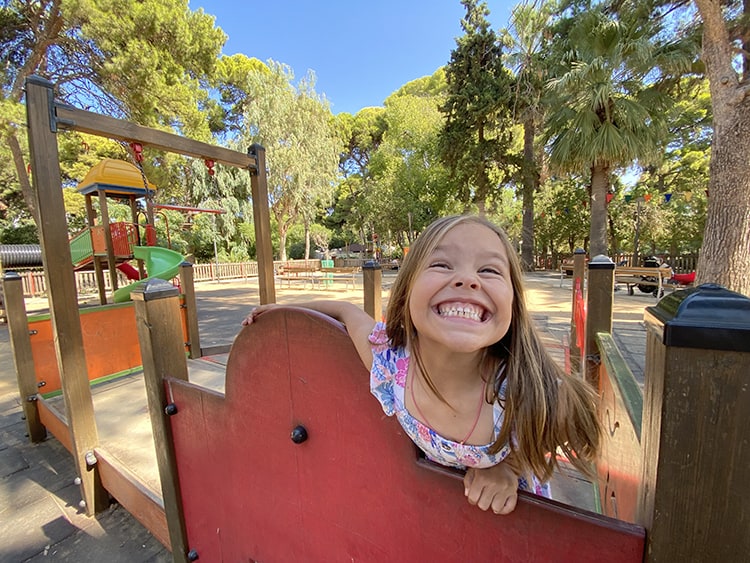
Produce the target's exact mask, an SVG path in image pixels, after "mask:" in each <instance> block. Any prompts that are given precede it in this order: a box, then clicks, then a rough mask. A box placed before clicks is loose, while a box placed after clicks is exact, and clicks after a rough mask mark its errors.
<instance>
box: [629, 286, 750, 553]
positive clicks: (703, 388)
mask: <svg viewBox="0 0 750 563" xmlns="http://www.w3.org/2000/svg"><path fill="white" fill-rule="evenodd" d="M644 318H645V321H646V328H647V335H646V358H647V362H646V373H645V377H646V386H645V391H644V412H643V435H642V440H641V443H642V444H643V454H644V455H643V458H644V471H643V475H644V477H643V483H642V487H641V494H640V505H639V519H640V523H641V524H644V525H645V526H646V527H647V529H648V538H647V549H646V558H645V561H647V562H667V561H668V562H672V561H690V562H691V563H693V562H695V563H702V562H706V563H709V562H711V563H712V562H714V561H722V562H724V561H747V554H748V553H750V528H749V527H748V523H749V522H750V505H749V504H748V501H747V499H748V497H750V479H748V468H750V299H749V298H748V297H746V296H744V295H740V294H739V293H735V292H732V291H729V290H727V289H724V288H723V287H721V286H718V285H714V284H706V285H701V286H700V287H697V288H691V289H687V290H683V291H676V292H674V293H671V294H669V295H667V296H666V297H664V298H663V299H662V300H661V301H660V302H659V303H658V304H657V305H655V306H653V307H647V308H646V313H645V315H644Z"/></svg>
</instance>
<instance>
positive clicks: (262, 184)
mask: <svg viewBox="0 0 750 563" xmlns="http://www.w3.org/2000/svg"><path fill="white" fill-rule="evenodd" d="M247 154H248V155H249V156H251V157H254V158H255V170H253V171H252V176H251V177H250V183H251V188H252V196H253V222H254V223H255V251H256V254H257V257H258V292H259V294H260V304H261V305H266V304H267V303H276V287H275V286H274V277H273V246H272V245H271V218H270V216H269V213H268V185H267V183H266V149H264V148H263V147H262V146H260V145H258V144H255V145H252V146H251V147H250V148H249V149H248V151H247Z"/></svg>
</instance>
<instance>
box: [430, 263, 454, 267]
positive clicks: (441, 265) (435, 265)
mask: <svg viewBox="0 0 750 563" xmlns="http://www.w3.org/2000/svg"><path fill="white" fill-rule="evenodd" d="M429 267H430V268H450V266H449V265H448V264H447V263H445V262H432V263H431V264H430V266H429Z"/></svg>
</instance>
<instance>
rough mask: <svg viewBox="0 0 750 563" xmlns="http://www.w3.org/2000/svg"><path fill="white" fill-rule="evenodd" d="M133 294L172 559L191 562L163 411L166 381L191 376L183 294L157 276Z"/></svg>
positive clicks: (168, 423)
mask: <svg viewBox="0 0 750 563" xmlns="http://www.w3.org/2000/svg"><path fill="white" fill-rule="evenodd" d="M130 296H131V299H132V300H133V302H134V303H135V317H136V325H137V327H138V340H139V341H140V345H141V358H142V359H143V378H144V380H145V383H146V397H147V399H148V411H149V416H150V418H151V428H152V431H153V435H154V445H155V447H156V461H157V464H158V466H159V479H160V481H161V494H162V498H163V500H164V512H165V514H166V518H167V527H168V529H169V541H170V546H171V549H172V557H173V560H174V561H175V563H178V562H179V563H187V561H188V543H187V531H186V529H185V516H184V513H183V511H182V506H183V505H182V493H181V491H180V480H179V475H178V473H177V463H176V461H175V452H174V442H173V441H172V430H171V426H170V422H169V414H168V413H166V412H165V407H166V406H167V403H168V401H167V395H166V392H165V390H164V384H163V381H162V380H163V378H164V377H167V376H170V377H174V378H178V379H182V380H185V381H187V380H188V368H187V359H186V358H185V345H184V342H183V339H182V337H183V334H182V323H181V319H180V301H179V293H178V291H177V288H176V287H174V286H173V285H172V284H170V283H169V282H165V281H164V280H160V279H156V278H154V279H151V280H149V281H146V282H144V283H142V284H140V285H139V286H138V287H136V288H135V289H134V290H133V292H132V293H131V294H130Z"/></svg>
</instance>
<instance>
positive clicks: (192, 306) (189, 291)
mask: <svg viewBox="0 0 750 563" xmlns="http://www.w3.org/2000/svg"><path fill="white" fill-rule="evenodd" d="M180 286H181V287H182V293H183V294H184V295H185V324H186V325H187V337H188V342H187V347H188V350H189V351H190V358H191V359H196V358H200V357H201V356H202V354H201V335H200V329H199V327H198V303H197V301H196V299H195V282H194V279H193V265H192V264H191V263H190V262H183V263H182V264H180Z"/></svg>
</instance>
